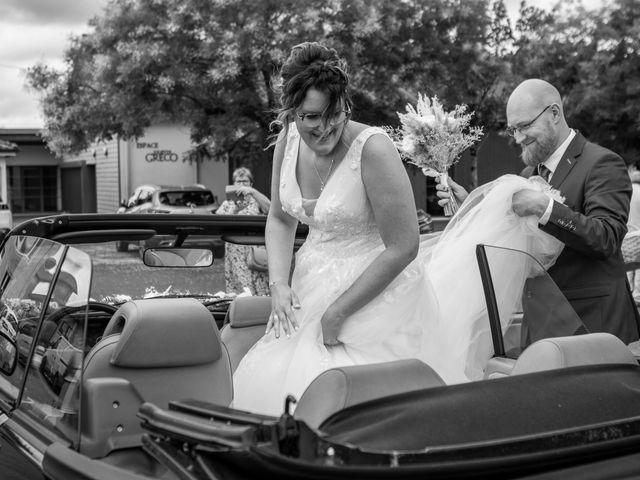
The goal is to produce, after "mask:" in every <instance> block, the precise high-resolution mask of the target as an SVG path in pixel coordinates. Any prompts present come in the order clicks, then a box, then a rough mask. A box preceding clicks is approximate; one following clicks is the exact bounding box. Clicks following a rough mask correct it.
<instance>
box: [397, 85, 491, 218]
mask: <svg viewBox="0 0 640 480" xmlns="http://www.w3.org/2000/svg"><path fill="white" fill-rule="evenodd" d="M472 116H473V112H471V113H467V106H466V105H457V106H456V107H455V109H454V110H452V111H450V112H447V111H445V110H444V108H443V106H442V104H441V103H440V101H439V100H438V97H435V96H434V97H433V98H429V97H427V96H426V95H423V94H418V104H417V105H416V107H414V106H413V105H407V109H406V112H405V113H398V117H399V118H400V123H401V127H400V128H395V129H393V128H388V129H387V132H388V133H389V134H390V136H391V138H392V140H393V141H394V143H395V145H396V147H397V148H398V151H399V152H400V156H401V157H402V158H403V159H404V160H406V161H408V162H410V163H413V164H414V165H417V166H418V167H420V168H421V169H422V173H424V174H425V175H428V176H432V177H435V176H438V177H440V183H442V184H443V185H444V186H445V187H446V186H448V183H447V179H448V174H447V171H448V170H449V168H450V167H451V166H452V165H453V164H454V163H456V162H457V161H458V159H459V157H460V154H461V153H462V152H463V151H464V150H466V149H467V148H469V147H470V146H471V145H473V144H474V143H475V142H477V141H478V140H480V138H481V137H482V133H483V131H482V127H469V123H470V121H471V117H472ZM457 209H458V205H457V203H456V201H455V199H454V198H453V196H452V197H451V201H450V202H449V203H447V205H445V209H444V210H445V215H447V216H451V215H453V214H454V213H455V212H456V210H457Z"/></svg>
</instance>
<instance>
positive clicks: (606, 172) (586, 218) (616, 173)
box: [522, 133, 640, 343]
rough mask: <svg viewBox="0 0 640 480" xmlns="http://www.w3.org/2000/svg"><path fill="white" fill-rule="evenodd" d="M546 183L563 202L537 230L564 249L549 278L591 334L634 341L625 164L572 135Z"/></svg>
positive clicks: (527, 172) (531, 171) (527, 173)
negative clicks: (625, 256)
mask: <svg viewBox="0 0 640 480" xmlns="http://www.w3.org/2000/svg"><path fill="white" fill-rule="evenodd" d="M534 174H535V170H534V169H533V168H532V167H527V168H526V169H525V170H523V172H522V175H523V176H525V177H527V178H528V177H529V176H531V175H534ZM550 183H551V186H552V187H553V188H555V189H558V190H559V191H560V192H561V194H562V196H564V197H565V201H564V205H563V204H562V203H559V202H554V204H553V210H552V212H551V216H550V218H549V221H548V222H547V223H546V224H545V225H540V228H541V229H542V230H543V231H545V232H547V233H549V234H550V235H553V236H554V237H555V238H557V239H558V240H561V241H562V242H563V243H564V244H565V247H564V249H563V251H562V253H561V254H560V256H559V257H558V259H557V261H556V263H555V265H554V266H553V267H551V268H550V269H549V275H550V276H551V278H553V280H554V281H555V282H556V284H557V285H558V287H560V289H561V290H562V292H563V293H564V295H565V296H566V297H567V299H568V300H569V302H570V303H571V305H572V307H573V308H574V310H575V311H576V313H577V314H578V316H579V317H580V318H581V319H582V321H583V322H584V324H585V325H586V327H587V328H588V329H589V331H590V332H609V333H612V334H614V335H616V336H618V337H619V338H621V339H622V340H623V341H624V342H625V343H630V342H632V341H634V340H637V339H638V329H639V325H640V318H639V316H638V311H637V309H636V307H635V303H634V301H633V298H632V296H631V293H630V291H629V287H628V284H627V278H626V273H625V270H624V265H623V261H622V254H621V252H620V245H621V244H622V239H623V238H624V236H625V234H626V232H627V217H628V215H629V201H630V199H631V181H630V179H629V174H628V173H627V168H626V166H625V163H624V161H623V160H622V159H621V158H620V157H619V156H618V155H616V154H615V153H613V152H612V151H610V150H607V149H606V148H603V147H601V146H599V145H596V144H594V143H591V142H588V141H587V140H586V139H585V138H584V137H583V136H582V135H581V134H580V133H576V136H575V137H574V139H573V140H572V142H571V143H570V144H569V147H568V148H567V150H566V152H565V153H564V154H563V156H562V159H561V160H560V163H559V164H558V166H557V167H556V170H555V171H554V172H553V175H552V177H551V181H550Z"/></svg>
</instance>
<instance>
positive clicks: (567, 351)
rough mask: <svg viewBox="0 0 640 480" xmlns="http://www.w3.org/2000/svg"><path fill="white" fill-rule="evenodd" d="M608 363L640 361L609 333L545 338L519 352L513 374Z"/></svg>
mask: <svg viewBox="0 0 640 480" xmlns="http://www.w3.org/2000/svg"><path fill="white" fill-rule="evenodd" d="M608 363H609V364H610V363H627V364H633V365H637V364H638V362H637V360H636V358H635V356H634V355H633V354H632V353H631V350H629V347H627V346H626V345H625V344H624V343H623V342H622V340H620V339H619V338H618V337H616V336H614V335H611V334H610V333H588V334H585V335H575V336H569V337H555V338H545V339H542V340H538V341H537V342H534V343H532V344H531V345H529V347H527V349H526V350H525V351H524V352H522V354H520V357H519V358H518V360H516V363H515V365H514V366H513V370H512V371H511V375H520V374H523V373H531V372H539V371H543V370H553V369H556V368H565V367H576V366H580V365H597V364H608Z"/></svg>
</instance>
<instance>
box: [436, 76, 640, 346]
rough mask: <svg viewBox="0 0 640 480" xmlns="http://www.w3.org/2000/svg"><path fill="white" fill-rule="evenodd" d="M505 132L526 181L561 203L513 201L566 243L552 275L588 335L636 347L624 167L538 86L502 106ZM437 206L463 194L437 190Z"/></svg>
mask: <svg viewBox="0 0 640 480" xmlns="http://www.w3.org/2000/svg"><path fill="white" fill-rule="evenodd" d="M507 124H508V128H507V132H508V133H509V134H510V135H512V136H513V138H514V139H515V141H516V143H518V145H520V147H521V148H522V153H521V158H522V160H523V161H524V163H525V164H526V165H527V166H526V168H525V169H524V170H523V171H522V173H521V174H522V175H523V176H524V177H527V178H528V177H530V176H532V175H540V176H543V177H545V178H547V179H548V182H549V183H550V184H551V186H552V188H554V189H557V190H559V191H560V192H561V194H562V196H563V197H565V201H564V204H562V203H560V202H557V201H554V200H552V199H550V198H549V197H548V196H547V195H545V194H544V193H541V192H538V191H535V190H520V191H518V192H516V193H515V194H514V195H513V200H512V208H513V211H514V212H515V213H516V214H517V215H519V216H528V215H536V216H537V217H538V219H539V220H538V227H539V228H540V229H542V230H543V231H545V232H547V233H548V234H549V235H552V236H554V237H555V238H557V239H558V240H560V241H562V242H563V243H564V244H565V247H564V249H563V251H562V253H561V254H560V256H559V257H558V259H557V261H556V263H555V265H553V267H551V268H550V269H549V272H548V273H549V275H550V276H551V278H552V279H553V280H554V281H555V282H556V284H557V285H558V287H559V288H560V290H562V293H563V294H564V295H565V297H566V298H567V300H569V302H570V303H571V306H572V307H573V309H574V310H575V311H576V313H577V314H578V316H579V317H580V319H581V320H582V321H583V323H584V324H585V325H586V327H587V328H588V330H589V331H590V332H609V333H612V334H614V335H616V336H618V337H619V338H620V339H622V340H623V341H624V342H625V343H631V342H633V341H635V340H638V334H639V328H640V327H639V326H640V317H639V316H638V311H637V309H636V307H635V303H634V301H633V298H632V296H631V293H630V290H629V287H628V284H627V277H626V273H625V270H624V265H623V260H622V254H621V252H620V246H621V245H622V239H623V238H624V235H625V234H626V232H627V225H626V224H627V218H628V216H629V201H630V198H631V182H630V179H629V175H628V173H627V169H626V166H625V163H624V161H623V160H622V159H621V158H620V157H619V156H618V155H616V154H615V153H613V152H612V151H610V150H607V149H606V148H603V147H600V146H598V145H596V144H594V143H591V142H589V141H587V140H586V139H585V138H584V137H583V136H582V135H581V134H580V132H578V131H576V130H573V129H571V128H569V126H568V125H567V122H566V120H565V117H564V112H563V108H562V99H561V97H560V94H559V92H558V90H556V88H555V87H553V85H551V84H549V83H547V82H545V81H544V80H539V79H529V80H525V81H524V82H522V83H521V84H520V85H518V86H517V87H516V89H515V90H514V91H513V92H512V93H511V96H510V97H509V100H508V102H507ZM437 189H438V197H440V198H441V200H440V201H439V203H440V205H443V204H445V203H446V202H447V201H448V199H449V197H450V195H451V194H453V195H454V196H455V197H456V199H457V200H459V201H461V200H463V199H464V198H466V196H467V192H466V191H465V190H464V188H462V187H461V186H460V185H458V184H456V183H454V182H450V189H451V192H448V191H447V190H446V189H445V188H444V186H443V185H441V184H438V185H437Z"/></svg>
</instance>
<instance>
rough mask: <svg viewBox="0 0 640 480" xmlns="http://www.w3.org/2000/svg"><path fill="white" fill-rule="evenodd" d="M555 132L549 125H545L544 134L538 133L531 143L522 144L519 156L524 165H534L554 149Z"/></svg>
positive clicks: (542, 160) (543, 159)
mask: <svg viewBox="0 0 640 480" xmlns="http://www.w3.org/2000/svg"><path fill="white" fill-rule="evenodd" d="M555 145H556V141H555V132H554V131H553V129H552V128H551V126H550V125H548V124H547V125H545V129H544V134H543V135H540V136H539V137H538V138H537V139H536V141H535V142H533V143H532V144H531V145H522V153H520V158H522V161H523V162H524V164H525V165H528V166H530V167H535V166H536V165H538V164H540V163H542V162H544V161H545V160H546V159H547V158H549V157H550V156H551V154H552V153H553V152H554V151H555Z"/></svg>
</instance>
